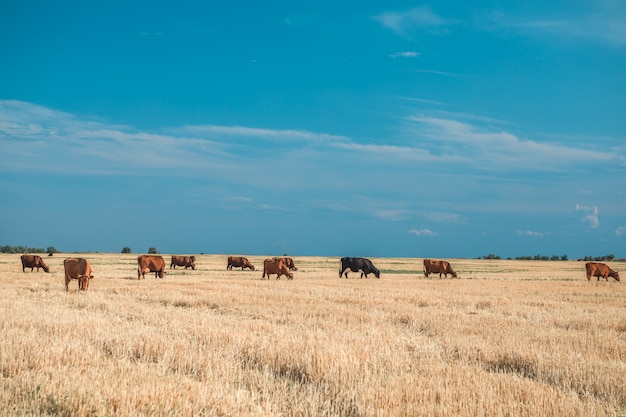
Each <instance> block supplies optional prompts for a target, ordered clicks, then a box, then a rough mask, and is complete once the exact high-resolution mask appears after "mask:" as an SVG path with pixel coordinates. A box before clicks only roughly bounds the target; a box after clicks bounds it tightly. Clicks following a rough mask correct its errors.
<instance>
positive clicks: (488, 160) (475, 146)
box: [405, 115, 625, 171]
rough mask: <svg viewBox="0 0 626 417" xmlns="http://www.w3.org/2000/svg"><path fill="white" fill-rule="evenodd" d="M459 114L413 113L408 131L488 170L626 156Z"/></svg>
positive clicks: (565, 164)
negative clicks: (534, 137)
mask: <svg viewBox="0 0 626 417" xmlns="http://www.w3.org/2000/svg"><path fill="white" fill-rule="evenodd" d="M457 116H458V118H456V119H453V118H450V117H434V116H422V115H417V116H413V117H410V118H409V119H408V123H407V124H406V127H405V133H406V134H407V135H411V136H415V137H416V138H418V139H427V140H428V142H429V143H430V144H431V145H430V146H431V147H432V148H433V150H432V151H431V152H432V153H441V154H445V155H446V157H447V158H454V157H456V159H460V158H463V159H464V160H465V161H466V162H467V163H469V164H474V165H475V167H476V168H480V169H485V170H494V169H506V170H511V169H519V168H523V169H534V170H539V171H546V170H547V171H554V170H557V169H559V168H563V167H567V168H568V169H571V164H576V163H581V164H585V165H588V164H590V163H594V162H597V163H602V164H605V163H606V161H616V162H618V163H619V162H620V161H623V160H624V159H625V158H624V156H622V155H619V154H616V153H614V152H600V151H595V150H588V149H581V148H575V147H571V146H567V145H564V144H560V143H545V142H538V141H535V140H531V139H522V138H520V137H518V136H517V135H515V134H513V133H510V132H507V131H505V130H502V129H496V128H494V127H493V126H492V125H493V121H491V122H490V121H489V120H485V121H484V122H483V124H486V125H487V126H486V127H480V126H479V125H478V124H476V123H475V124H472V123H469V122H467V121H463V119H466V118H467V115H457ZM479 121H480V120H476V121H475V122H479ZM622 163H623V162H622Z"/></svg>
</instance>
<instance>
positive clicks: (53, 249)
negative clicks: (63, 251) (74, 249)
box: [46, 246, 59, 253]
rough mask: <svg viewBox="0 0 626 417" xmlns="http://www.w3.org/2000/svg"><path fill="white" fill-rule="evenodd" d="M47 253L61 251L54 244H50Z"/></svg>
mask: <svg viewBox="0 0 626 417" xmlns="http://www.w3.org/2000/svg"><path fill="white" fill-rule="evenodd" d="M46 253H59V251H58V250H57V248H55V247H54V246H48V248H47V249H46Z"/></svg>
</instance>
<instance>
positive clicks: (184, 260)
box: [170, 255, 196, 270]
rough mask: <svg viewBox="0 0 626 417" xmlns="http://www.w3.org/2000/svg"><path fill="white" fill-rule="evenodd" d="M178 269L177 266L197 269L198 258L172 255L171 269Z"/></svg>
mask: <svg viewBox="0 0 626 417" xmlns="http://www.w3.org/2000/svg"><path fill="white" fill-rule="evenodd" d="M172 266H173V267H174V269H176V267H177V266H184V267H185V269H187V268H189V267H191V269H193V270H195V269H196V257H195V256H179V255H172V263H170V269H172Z"/></svg>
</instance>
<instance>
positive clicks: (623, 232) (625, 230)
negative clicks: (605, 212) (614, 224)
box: [615, 226, 626, 236]
mask: <svg viewBox="0 0 626 417" xmlns="http://www.w3.org/2000/svg"><path fill="white" fill-rule="evenodd" d="M615 234H616V235H617V236H626V226H620V227H618V228H617V229H615Z"/></svg>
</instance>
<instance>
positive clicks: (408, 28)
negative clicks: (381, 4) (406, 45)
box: [374, 5, 446, 37]
mask: <svg viewBox="0 0 626 417" xmlns="http://www.w3.org/2000/svg"><path fill="white" fill-rule="evenodd" d="M374 19H375V20H377V21H378V22H379V23H380V24H381V25H382V26H383V27H385V28H387V29H389V30H391V31H393V32H394V33H396V34H397V35H400V36H403V37H410V36H412V35H413V34H414V33H415V31H417V30H427V31H429V32H435V31H438V30H439V28H441V27H442V26H443V25H445V24H446V20H445V19H444V18H442V17H441V16H439V15H438V14H436V13H435V12H433V11H432V9H431V8H430V7H429V6H427V5H424V6H418V7H414V8H412V9H409V10H405V11H390V12H384V13H382V14H380V15H378V16H374Z"/></svg>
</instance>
